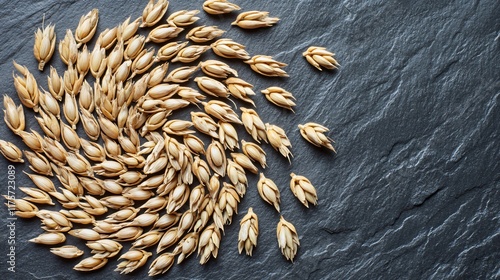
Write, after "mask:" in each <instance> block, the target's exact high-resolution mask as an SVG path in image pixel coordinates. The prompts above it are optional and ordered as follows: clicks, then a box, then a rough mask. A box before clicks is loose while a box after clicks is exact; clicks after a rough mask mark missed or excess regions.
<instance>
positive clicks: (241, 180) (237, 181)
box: [226, 159, 248, 197]
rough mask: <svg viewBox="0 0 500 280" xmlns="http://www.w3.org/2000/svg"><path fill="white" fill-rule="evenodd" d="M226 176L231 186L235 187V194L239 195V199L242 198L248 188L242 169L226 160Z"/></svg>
mask: <svg viewBox="0 0 500 280" xmlns="http://www.w3.org/2000/svg"><path fill="white" fill-rule="evenodd" d="M226 174H227V177H228V179H229V180H230V181H231V184H233V186H234V187H235V189H236V192H237V193H238V194H239V195H240V197H243V196H244V195H245V193H246V189H247V187H248V180H247V177H246V174H245V170H244V169H243V167H241V166H240V165H239V164H237V163H235V162H234V161H232V160H230V159H228V161H227V173H226Z"/></svg>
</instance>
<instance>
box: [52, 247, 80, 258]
mask: <svg viewBox="0 0 500 280" xmlns="http://www.w3.org/2000/svg"><path fill="white" fill-rule="evenodd" d="M50 252H51V253H53V254H54V255H57V256H59V257H61V258H65V259H74V258H78V257H79V256H81V255H83V251H82V250H80V249H78V247H76V246H73V245H65V246H62V247H57V248H50Z"/></svg>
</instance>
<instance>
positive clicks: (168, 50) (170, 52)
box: [155, 42, 188, 62]
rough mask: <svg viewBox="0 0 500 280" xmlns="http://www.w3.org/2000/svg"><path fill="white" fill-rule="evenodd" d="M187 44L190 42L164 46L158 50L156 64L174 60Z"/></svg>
mask: <svg viewBox="0 0 500 280" xmlns="http://www.w3.org/2000/svg"><path fill="white" fill-rule="evenodd" d="M187 44H188V42H171V43H168V44H166V45H163V46H162V47H161V48H159V49H158V52H157V54H156V57H155V62H158V61H167V60H170V59H172V58H173V57H174V56H176V55H177V53H178V52H179V51H180V50H181V49H182V48H184V47H185V46H186V45H187Z"/></svg>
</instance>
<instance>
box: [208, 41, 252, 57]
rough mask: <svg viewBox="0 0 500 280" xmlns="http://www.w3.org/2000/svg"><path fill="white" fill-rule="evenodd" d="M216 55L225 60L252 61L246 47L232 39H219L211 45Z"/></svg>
mask: <svg viewBox="0 0 500 280" xmlns="http://www.w3.org/2000/svg"><path fill="white" fill-rule="evenodd" d="M210 46H211V47H212V50H213V51H214V53H215V54H216V55H218V56H221V57H225V58H237V59H245V60H247V59H250V55H249V54H248V52H247V51H246V50H245V46H244V45H242V44H239V43H236V42H235V41H233V40H232V39H219V40H217V41H216V42H215V43H213V44H211V45H210Z"/></svg>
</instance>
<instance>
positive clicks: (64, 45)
mask: <svg viewBox="0 0 500 280" xmlns="http://www.w3.org/2000/svg"><path fill="white" fill-rule="evenodd" d="M59 56H60V57H61V60H62V61H63V62H64V64H66V65H70V64H71V65H74V64H75V63H76V60H77V58H78V45H77V42H76V40H75V37H74V36H73V32H72V31H71V30H70V29H67V30H66V35H65V36H64V39H63V40H62V41H60V42H59Z"/></svg>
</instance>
